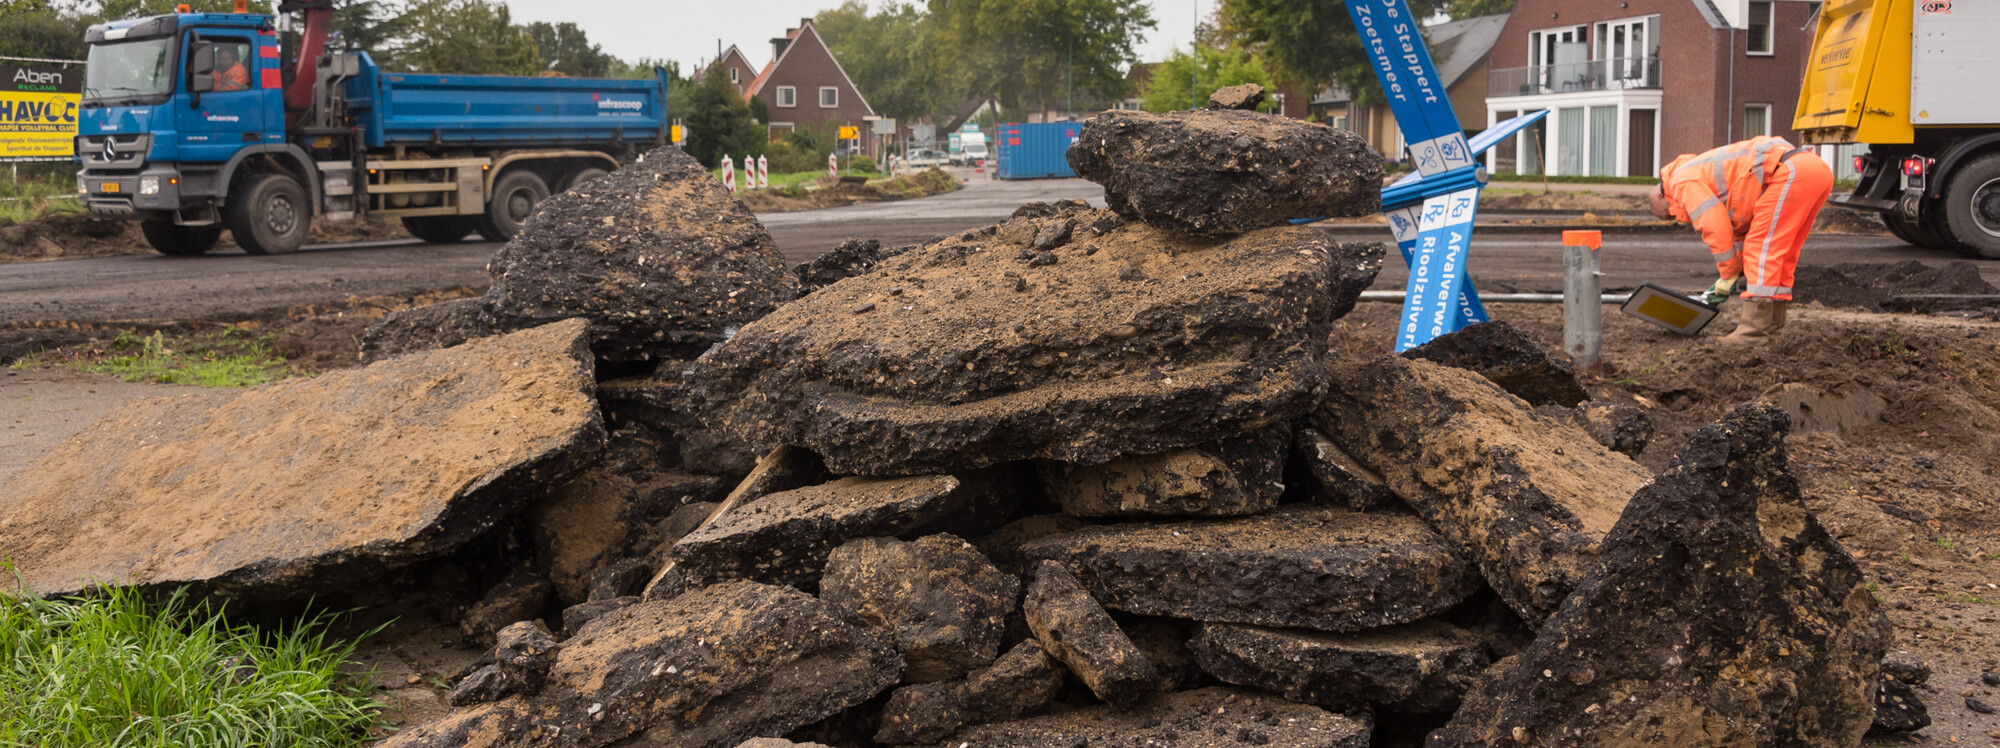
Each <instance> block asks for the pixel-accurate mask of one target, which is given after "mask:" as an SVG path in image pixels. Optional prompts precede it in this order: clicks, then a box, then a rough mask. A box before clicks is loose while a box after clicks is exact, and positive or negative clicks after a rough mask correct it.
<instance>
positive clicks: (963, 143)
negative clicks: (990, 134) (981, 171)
mask: <svg viewBox="0 0 2000 748" xmlns="http://www.w3.org/2000/svg"><path fill="white" fill-rule="evenodd" d="M992 158H993V156H992V154H990V153H987V151H986V134H985V133H977V132H968V133H965V134H963V135H960V136H959V151H958V153H956V154H954V155H953V156H952V163H954V164H961V165H963V164H971V163H977V162H980V161H986V160H990V159H992Z"/></svg>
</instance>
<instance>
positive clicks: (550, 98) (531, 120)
mask: <svg viewBox="0 0 2000 748" xmlns="http://www.w3.org/2000/svg"><path fill="white" fill-rule="evenodd" d="M660 86H661V84H660V81H658V80H657V79H653V78H645V79H638V80H618V79H604V78H517V77H510V76H501V75H438V74H432V73H391V72H386V71H383V70H382V69H381V68H379V67H377V66H376V65H375V61H374V60H372V59H368V58H367V57H366V55H365V54H364V55H363V60H362V65H361V75H360V76H359V77H356V78H352V79H349V80H348V81H347V83H346V86H345V88H344V90H343V91H342V94H343V95H344V96H345V98H346V99H347V107H348V110H349V111H351V112H353V113H354V115H355V116H356V118H357V119H359V120H360V121H361V123H362V126H363V127H364V128H365V132H366V135H365V137H366V144H367V147H368V148H370V149H376V148H382V147H385V146H391V145H411V146H426V145H430V144H433V143H438V144H442V145H444V146H539V147H545V148H546V147H588V146H602V145H615V144H619V143H633V144H637V145H641V146H643V145H646V144H650V143H653V142H656V141H659V140H661V139H662V132H663V130H664V128H665V127H666V124H667V111H666V109H667V108H666V101H665V96H666V94H665V92H664V91H663V90H662V89H661V87H660Z"/></svg>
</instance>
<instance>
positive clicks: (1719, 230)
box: [1660, 136, 1833, 300]
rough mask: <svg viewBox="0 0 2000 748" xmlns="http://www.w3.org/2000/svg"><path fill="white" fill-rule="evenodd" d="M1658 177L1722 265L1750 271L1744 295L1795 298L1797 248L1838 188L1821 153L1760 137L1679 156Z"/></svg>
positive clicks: (1677, 211)
mask: <svg viewBox="0 0 2000 748" xmlns="http://www.w3.org/2000/svg"><path fill="white" fill-rule="evenodd" d="M1660 181H1661V185H1662V187H1663V190H1664V192H1665V193H1666V197H1667V207H1668V209H1669V210H1670V211H1671V212H1672V213H1673V216H1674V217H1675V218H1678V219H1680V220H1683V221H1687V222H1688V223H1690V224H1693V225H1694V227H1695V229H1696V230H1698V231H1700V232H1701V239H1702V242H1704V243H1706V244H1707V245H1708V249H1709V251H1710V252H1712V253H1714V254H1715V269H1716V272H1717V273H1718V274H1720V276H1721V277H1724V278H1735V277H1744V278H1745V281H1746V283H1745V289H1744V292H1743V296H1744V298H1765V299H1782V300H1790V299H1791V298H1792V273H1793V271H1794V270H1795V269H1797V267H1798V262H1799V250H1800V249H1801V248H1803V247H1804V245H1805V241H1806V236H1807V234H1808V233H1810V232H1811V230H1812V225H1813V221H1814V220H1815V219H1817V218H1818V217H1819V211H1820V209H1821V208H1823V207H1825V206H1826V199H1827V197H1828V195H1829V194H1831V193H1832V191H1833V170H1832V169H1830V168H1828V167H1827V165H1826V162H1825V161H1823V160H1821V159H1820V157H1819V155H1818V154H1817V153H1814V152H1813V151H1812V149H1809V148H1797V147H1794V146H1793V145H1792V144H1791V143H1788V142H1785V139H1784V138H1774V137H1767V136H1760V137H1755V138H1751V139H1749V140H1745V141H1743V142H1740V143H1731V144H1729V145H1726V146H1723V147H1721V148H1717V149H1715V150H1712V151H1708V152H1707V153H1700V154H1690V155H1684V156H1681V157H1680V158H1677V159H1674V160H1673V161H1672V162H1671V163H1668V164H1667V165H1666V167H1665V168H1662V169H1661V170H1660ZM1738 243H1741V244H1742V245H1743V250H1742V255H1741V256H1739V255H1738V253H1737V250H1736V245H1737V244H1738Z"/></svg>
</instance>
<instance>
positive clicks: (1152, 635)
mask: <svg viewBox="0 0 2000 748" xmlns="http://www.w3.org/2000/svg"><path fill="white" fill-rule="evenodd" d="M1200 627H1201V624H1199V623H1196V622H1194V621H1183V620H1181V619H1178V618H1161V617H1159V616H1123V617H1122V619H1121V620H1120V622H1119V624H1118V628H1120V629H1122V630H1124V632H1125V635H1126V636H1129V637H1132V645H1133V646H1135V647H1138V648H1139V653H1140V654H1143V655H1145V656H1146V661H1147V662H1150V663H1153V670H1155V671H1158V672H1159V674H1160V690H1161V691H1165V692H1172V691H1185V690H1188V689H1190V688H1194V687H1196V686H1198V685H1208V686H1212V685H1215V679H1214V678H1211V677H1209V676H1208V674H1207V673H1204V672H1202V669H1201V665H1200V664H1199V663H1197V662H1195V659H1194V652H1193V651H1191V650H1189V649H1188V640H1189V639H1193V638H1194V635H1195V632H1196V631H1197V630H1199V629H1200Z"/></svg>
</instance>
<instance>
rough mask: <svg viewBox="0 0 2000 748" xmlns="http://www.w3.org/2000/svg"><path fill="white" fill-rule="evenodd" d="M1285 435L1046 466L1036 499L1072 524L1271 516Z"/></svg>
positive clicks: (1279, 490) (1261, 432)
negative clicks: (1074, 519) (1072, 518)
mask: <svg viewBox="0 0 2000 748" xmlns="http://www.w3.org/2000/svg"><path fill="white" fill-rule="evenodd" d="M1290 440H1291V427H1290V426H1289V425H1288V424H1278V425H1273V426H1267V427H1265V428H1261V429H1258V430H1256V431H1252V432H1250V433H1248V434H1245V435H1243V436H1235V437H1230V438H1227V439H1221V440H1217V441H1213V442H1209V443H1207V444H1203V445H1200V446H1195V447H1188V448H1186V449H1176V450H1173V451H1171V452H1162V453H1160V454H1156V455H1135V456H1132V457H1120V458H1118V459H1116V460H1112V461H1110V462H1106V463H1103V464H1100V465H1072V464H1069V463H1062V462H1053V461H1044V462H1042V463H1041V464H1040V465H1038V466H1037V472H1038V473H1039V474H1040V476H1041V484H1042V493H1043V494H1045V495H1047V496H1048V497H1049V499H1051V500H1053V501H1055V502H1056V505H1057V506H1060V507H1062V510H1063V512H1065V513H1068V514H1072V515H1076V516H1078V517H1147V516H1178V515H1188V516H1205V517H1235V516H1241V515H1246V514H1257V513H1260V512H1265V511H1269V510H1270V509H1271V508H1272V507H1275V506H1277V505H1278V497H1279V496H1280V495H1281V494H1283V493H1284V492H1285V483H1284V477H1285V452H1286V451H1287V448H1288V446H1289V445H1288V444H1287V442H1289V441H1290Z"/></svg>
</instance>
